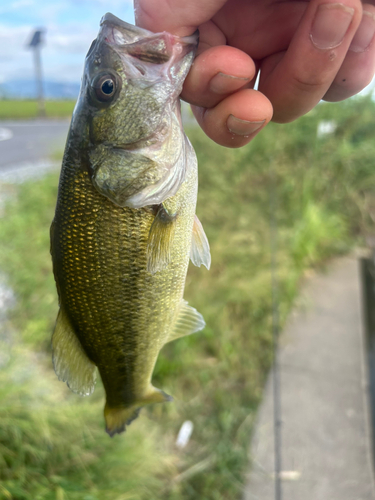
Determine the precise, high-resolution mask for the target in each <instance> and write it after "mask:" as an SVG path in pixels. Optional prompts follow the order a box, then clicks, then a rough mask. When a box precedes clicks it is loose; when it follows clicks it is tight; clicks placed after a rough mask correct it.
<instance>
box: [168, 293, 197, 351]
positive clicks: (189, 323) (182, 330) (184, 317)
mask: <svg viewBox="0 0 375 500" xmlns="http://www.w3.org/2000/svg"><path fill="white" fill-rule="evenodd" d="M205 326H206V323H205V321H204V319H203V316H202V315H201V314H200V313H199V312H198V311H197V310H196V309H194V307H191V306H189V304H188V303H187V302H186V300H182V301H181V305H180V311H179V313H178V316H177V320H176V323H175V325H174V327H173V330H172V332H171V333H170V335H169V337H168V339H167V342H171V341H172V340H176V339H178V338H180V337H184V336H185V335H190V334H191V333H195V332H199V330H203V328H204V327H205Z"/></svg>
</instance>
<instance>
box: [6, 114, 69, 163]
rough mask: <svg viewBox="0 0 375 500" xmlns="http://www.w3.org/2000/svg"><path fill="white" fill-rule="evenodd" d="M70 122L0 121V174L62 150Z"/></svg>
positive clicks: (44, 158)
mask: <svg viewBox="0 0 375 500" xmlns="http://www.w3.org/2000/svg"><path fill="white" fill-rule="evenodd" d="M68 128H69V120H29V121H0V172H1V171H4V170H9V168H10V167H13V168H17V167H18V166H19V165H24V164H26V163H28V164H32V163H37V162H40V161H41V160H46V159H47V158H48V157H49V156H50V155H51V154H52V153H53V152H55V151H58V150H63V148H64V145H65V141H66V136H67V133H68Z"/></svg>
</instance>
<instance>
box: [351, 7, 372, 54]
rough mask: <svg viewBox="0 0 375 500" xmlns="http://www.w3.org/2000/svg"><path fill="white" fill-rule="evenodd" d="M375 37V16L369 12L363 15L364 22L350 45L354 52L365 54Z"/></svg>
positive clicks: (365, 11)
mask: <svg viewBox="0 0 375 500" xmlns="http://www.w3.org/2000/svg"><path fill="white" fill-rule="evenodd" d="M374 35H375V15H374V14H372V13H371V12H368V11H367V10H364V11H363V13H362V21H361V24H360V25H359V27H358V29H357V32H356V34H355V35H354V38H353V40H352V43H351V44H350V47H349V49H350V50H352V51H353V52H364V51H365V50H366V49H367V47H368V46H369V45H370V43H371V41H372V39H373V38H374Z"/></svg>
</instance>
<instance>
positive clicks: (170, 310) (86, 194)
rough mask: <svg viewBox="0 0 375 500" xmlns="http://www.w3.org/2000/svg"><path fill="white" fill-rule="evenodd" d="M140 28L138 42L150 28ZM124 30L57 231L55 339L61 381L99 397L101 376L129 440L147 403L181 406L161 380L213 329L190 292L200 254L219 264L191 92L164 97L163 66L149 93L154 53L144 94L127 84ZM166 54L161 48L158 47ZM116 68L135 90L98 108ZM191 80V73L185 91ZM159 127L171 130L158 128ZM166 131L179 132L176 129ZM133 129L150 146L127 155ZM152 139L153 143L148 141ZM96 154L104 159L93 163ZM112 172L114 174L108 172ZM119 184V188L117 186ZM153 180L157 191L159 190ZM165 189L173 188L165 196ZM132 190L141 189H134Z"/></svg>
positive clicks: (70, 147)
mask: <svg viewBox="0 0 375 500" xmlns="http://www.w3.org/2000/svg"><path fill="white" fill-rule="evenodd" d="M108 27H109V28H110V31H108V29H107V28H108ZM131 28H132V31H131V33H132V36H135V35H134V33H136V32H137V30H140V29H139V28H134V27H131ZM114 29H119V30H120V31H121V30H123V31H122V32H123V34H126V35H127V36H128V32H129V25H127V24H126V23H123V22H122V21H120V20H118V19H117V18H114V16H111V15H106V16H105V18H104V21H103V22H102V29H101V32H100V33H99V35H101V34H102V36H99V37H98V40H97V42H96V43H94V44H93V46H92V48H91V49H90V51H89V54H88V56H87V60H86V69H85V76H84V78H83V80H82V89H81V93H80V97H79V101H78V103H77V105H76V109H75V111H74V114H73V118H72V124H71V128H70V132H69V135H68V139H67V145H66V150H65V154H64V159H63V165H62V171H61V177H60V183H59V190H58V198H57V204H56V212H55V218H54V221H53V224H52V227H51V254H52V259H53V270H54V275H55V280H56V284H57V289H58V293H59V302H60V311H59V314H58V318H57V322H56V327H55V331H54V334H53V338H52V347H53V361H54V367H55V370H56V373H57V375H58V376H59V378H60V379H61V380H63V381H66V382H67V383H68V385H69V387H71V389H72V390H74V391H75V392H78V393H79V394H82V395H88V394H90V393H91V392H92V391H93V389H94V385H95V372H96V367H97V368H98V370H99V373H100V376H101V379H102V381H103V385H104V389H105V392H106V406H105V412H104V413H105V419H106V427H107V431H108V433H109V434H110V435H113V434H115V433H118V432H122V431H123V430H124V428H125V425H126V424H127V423H130V422H131V421H132V420H133V419H134V418H135V417H136V416H137V415H138V413H139V409H140V408H141V407H142V406H144V405H146V404H149V403H155V402H163V401H168V400H170V399H171V398H170V397H169V396H167V395H166V394H165V393H164V392H163V391H160V390H159V389H156V388H154V387H153V386H152V381H151V378H152V372H153V369H154V366H155V363H156V360H157V357H158V354H159V351H160V349H161V348H162V347H163V345H164V344H165V343H167V342H169V341H171V340H174V339H176V338H178V337H181V336H183V335H188V334H190V333H194V332H196V331H198V330H201V329H202V328H203V327H204V320H203V318H202V316H201V315H200V314H199V313H198V312H197V311H196V310H195V309H193V308H192V307H190V306H188V305H187V303H186V302H185V301H184V300H183V292H184V285H185V278H186V272H187V267H188V263H189V257H190V255H192V259H193V262H194V263H195V264H196V265H200V264H201V263H203V264H205V265H206V267H209V259H210V256H209V246H208V242H207V239H206V237H205V235H204V232H203V229H202V227H201V225H200V223H199V221H198V220H197V219H196V216H195V205H196V198H197V162H196V158H195V153H194V150H193V149H192V146H191V145H190V143H189V141H188V139H187V138H186V136H185V135H184V134H183V131H182V127H181V122H180V118H179V105H178V100H177V99H178V93H179V92H178V90H176V89H178V88H179V87H176V85H177V83H175V84H174V86H173V85H169V87H168V85H167V83H168V82H166V84H165V85H164V87H165V88H164V91H163V92H156V93H155V89H154V86H159V87H160V78H172V77H170V76H168V74H169V73H168V71H165V70H163V69H162V68H160V67H159V68H157V71H158V72H159V73H158V74H160V76H159V77H158V78H159V79H158V78H156V80H155V85H152V84H151V83H150V81H147V85H145V83H144V82H145V80H144V78H145V77H146V76H147V71H148V72H149V73H150V72H151V74H153V72H154V71H156V70H155V68H154V65H155V61H156V62H158V61H159V58H158V54H157V53H153V54H152V55H151V56H150V57H148V56H147V57H145V60H144V62H143V64H144V65H145V70H144V72H143V74H142V77H140V78H141V79H140V80H139V86H138V87H137V85H136V83H137V82H136V81H134V78H133V80H132V81H131V82H130V81H127V80H126V78H127V76H126V71H127V69H128V66H127V65H130V66H131V65H132V64H133V60H132V59H131V58H130V59H129V60H126V61H125V62H126V64H125V63H123V62H122V61H120V60H119V56H118V54H117V53H116V51H115V50H114V49H113V47H114V48H116V50H119V49H118V47H117V46H116V45H115V42H113V45H112V46H111V45H110V40H111V39H110V37H109V35H108V33H112V32H113V30H114ZM111 30H112V31H111ZM160 36H161V37H162V38H163V37H164V38H165V37H167V38H168V37H172V36H171V35H167V34H161V35H160ZM103 37H104V41H103ZM149 38H150V39H152V40H153V42H155V35H154V34H151V33H150V32H147V35H146V32H145V30H140V39H141V40H142V43H143V45H142V47H141V49H142V50H141V51H140V52H139V53H140V54H141V56H142V54H143V52H142V51H145V46H147V43H148V39H149ZM117 39H118V37H117ZM117 39H116V40H117ZM171 39H172V42H173V43H174V44H176V45H177V44H182V42H181V41H180V40H182V39H179V38H178V37H173V38H171ZM135 43H137V41H136V42H135ZM184 43H185V42H184ZM189 44H190V42H189ZM155 46H157V44H156V45H155V43H153V44H151V47H152V50H154V47H155ZM160 46H161V47H162V49H163V51H164V52H163V54H162V57H161V59H162V60H163V64H167V61H168V60H169V59H171V61H174V59H173V57H174V56H173V53H172V54H170V55H169V56H168V57H167V55H166V54H165V45H163V44H161V45H160ZM172 48H173V44H172ZM133 49H134V43H133ZM177 49H178V50H177ZM177 49H176V50H177V52H176V53H177V54H181V58H184V57H188V59H187V61H188V62H187V63H186V64H187V66H186V68H185V73H184V74H186V71H187V69H188V66H189V65H190V64H191V61H192V58H191V56H190V55H189V54H191V50H192V46H191V44H190V45H188V49H186V51H185V54H184V53H183V51H181V50H180V49H179V48H177ZM121 50H122V51H123V52H121V57H126V45H125V47H121ZM98 52H99V53H100V57H98V55H97V54H98ZM129 57H131V56H129ZM139 57H140V56H139V54H138V53H137V65H139V64H141V62H142V61H140V60H139ZM98 61H100V63H99V62H98ZM120 62H121V64H120ZM99 64H100V66H99V67H98V65H99ZM157 65H158V64H157ZM115 70H116V75H117V76H116V75H115V74H114V71H115ZM146 70H147V71H146ZM105 71H108V73H107V74H108V76H105V77H104V80H105V79H108V78H112V82H113V87H116V84H118V82H119V80H120V79H122V82H123V83H122V85H119V86H118V87H117V89H120V90H117V92H118V93H117V94H114V97H113V99H112V98H111V99H112V101H113V102H112V101H111V100H108V99H109V98H107V96H106V95H104V97H103V99H104V102H105V103H106V104H105V105H104V104H101V103H96V101H95V99H96V97H94V95H93V92H97V90H95V89H96V87H95V85H96V84H95V81H97V80H98V78H99V77H100V78H102V79H103V77H102V76H101V75H102V74H103V72H105ZM129 71H132V70H131V68H130V70H129ZM97 74H98V75H99V77H98V76H97ZM184 74H181V76H180V81H179V83H178V85H180V86H181V85H182V81H183V76H184ZM105 75H106V73H105ZM144 75H145V76H144ZM150 78H151V77H150ZM99 81H101V80H99ZM90 82H91V83H90ZM129 85H133V89H132V92H129V91H128V90H129ZM175 87H176V88H175ZM137 88H138V91H137ZM168 89H169V90H168ZM145 92H146V93H147V94H146V95H145ZM168 92H169V93H170V94H171V95H170V97H169V100H170V103H169V104H168V102H169V101H168V102H167V104H168V106H167V105H163V102H164V101H161V100H160V99H162V100H163V99H166V98H167V97H168ZM115 96H116V98H115ZM144 96H145V97H146V98H145V99H143V97H144ZM136 98H137V99H138V100H137V99H136ZM127 100H130V102H129V103H128V104H127V102H128V101H127ZM134 100H135V102H134ZM153 100H156V101H155V102H154V103H153V105H150V108H149V113H150V114H151V115H152V113H162V115H160V116H158V115H155V116H150V117H149V119H148V120H145V121H144V122H143V123H142V124H137V125H136V124H134V126H132V125H131V124H128V125H127V126H125V125H123V124H121V125H119V126H118V127H116V125H115V124H114V123H113V120H115V119H116V120H117V118H118V117H117V111H116V110H118V108H121V113H122V112H123V111H124V117H123V119H127V118H129V116H130V118H131V119H132V120H134V119H136V118H137V117H138V115H137V109H138V111H139V113H140V116H141V117H143V116H144V114H145V112H144V109H143V108H142V106H143V105H144V102H150V103H152V102H153ZM107 103H109V104H107ZM103 106H107V107H103ZM127 113H128V114H129V115H128V114H127ZM168 113H170V114H171V116H169V115H168ZM172 115H173V116H174V118H173V117H172ZM108 120H109V121H108ZM157 123H160V124H161V127H162V130H156V131H155V130H153V128H152V127H154V126H155V124H157ZM166 123H168V124H169V126H170V128H171V130H169V131H168V130H167V129H166V128H165V124H166ZM150 127H151V129H150ZM173 127H174V128H173ZM127 129H128V130H129V131H130V132H129V134H130V136H131V137H132V138H133V139H134V134H135V133H136V132H134V131H138V132H137V133H138V134H141V136H140V137H138V136H136V137H135V139H136V142H137V144H138V143H139V141H140V143H141V145H140V147H139V149H136V148H135V149H131V150H130V152H129V151H128V150H127V151H126V154H125V153H123V154H122V153H121V151H122V149H121V148H122V143H123V142H124V130H127ZM150 130H151V132H150ZM142 134H146V137H144V138H143V135H142ZM153 134H154V135H153ZM128 137H129V136H128ZM170 137H172V138H173V140H170ZM125 139H126V137H125ZM143 139H145V141H144V144H146V145H147V146H145V145H144V144H143V145H142V140H143ZM103 145H105V148H106V154H105V155H103ZM168 148H169V149H168ZM170 148H174V149H173V150H172V151H171V150H170ZM176 148H177V149H176ZM92 158H95V159H96V162H94V163H92V162H91V159H92ZM114 158H115V160H114ZM140 158H141V160H140ZM144 158H151V159H152V158H153V159H152V163H151V165H152V168H153V169H155V172H153V173H152V175H150V172H143V171H142V168H140V165H142V164H140V163H139V161H144ZM171 158H173V159H175V160H173V161H176V162H177V163H176V164H171V165H169V166H168V165H167V166H166V163H163V161H164V162H167V161H170V159H171ZM117 162H120V163H119V164H117ZM150 168H151V167H150ZM100 169H103V172H104V174H102V175H101V176H98V175H97V171H98V170H100ZM171 169H172V173H173V169H182V173H181V172H179V173H178V176H177V177H176V179H177V180H178V184H176V183H170V181H169V177H168V176H169V175H170V173H169V171H170V170H171ZM182 174H183V175H182ZM111 176H112V178H113V179H115V180H114V182H112V181H111V182H110V183H109V184H108V179H109V178H111ZM163 176H166V177H165V180H163V179H164V177H163ZM113 179H112V180H113ZM94 180H95V182H94ZM150 182H151V184H150V185H147V183H150ZM153 182H154V183H155V182H156V183H157V184H156V185H155V186H154V184H152V183H153ZM163 182H164V183H165V186H168V187H166V188H165V189H166V192H165V193H163V189H164V188H163ZM129 183H130V184H132V186H133V187H131V188H130V190H129ZM108 186H109V187H108ZM134 186H136V192H135V194H136V195H137V200H138V201H137V203H138V202H139V200H141V202H142V197H143V194H142V193H143V191H142V190H143V189H145V194H144V199H145V202H144V205H142V203H141V202H140V206H139V207H136V208H134V207H133V206H132V204H133V203H130V202H129V205H130V206H127V198H126V193H128V198H129V199H130V197H131V196H132V195H133V194H134V189H135V188H134ZM176 186H177V188H178V189H177V191H176ZM149 187H152V191H153V192H152V196H153V197H156V200H158V201H159V202H158V203H156V204H152V205H150V204H149V203H148V202H147V201H148V200H149V196H150V194H149V192H148V188H149ZM116 190H120V191H121V195H119V193H118V192H117V191H116ZM159 191H160V193H161V196H162V197H161V199H160V200H159V199H158V196H160V195H159V194H158V193H159ZM124 193H125V194H124ZM119 202H121V203H122V205H121V206H119Z"/></svg>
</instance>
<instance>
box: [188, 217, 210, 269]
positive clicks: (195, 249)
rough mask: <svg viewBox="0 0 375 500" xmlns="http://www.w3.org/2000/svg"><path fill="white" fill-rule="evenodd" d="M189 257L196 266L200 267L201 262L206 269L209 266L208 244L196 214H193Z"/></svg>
mask: <svg viewBox="0 0 375 500" xmlns="http://www.w3.org/2000/svg"><path fill="white" fill-rule="evenodd" d="M190 259H191V261H192V263H193V264H194V265H195V266H197V267H200V266H201V265H202V264H203V265H204V266H206V267H207V269H210V267H211V253H210V244H209V243H208V239H207V236H206V233H205V232H204V229H203V226H202V224H201V222H200V220H199V219H198V217H197V216H195V219H194V225H193V235H192V242H191V251H190Z"/></svg>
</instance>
